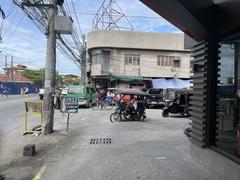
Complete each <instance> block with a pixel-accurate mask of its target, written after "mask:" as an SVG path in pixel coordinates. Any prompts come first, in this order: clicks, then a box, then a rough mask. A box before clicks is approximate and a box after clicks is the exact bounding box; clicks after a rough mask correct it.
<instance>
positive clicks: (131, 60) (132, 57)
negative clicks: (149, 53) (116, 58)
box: [125, 54, 140, 65]
mask: <svg viewBox="0 0 240 180" xmlns="http://www.w3.org/2000/svg"><path fill="white" fill-rule="evenodd" d="M125 64H132V65H139V64H140V55H137V54H125Z"/></svg>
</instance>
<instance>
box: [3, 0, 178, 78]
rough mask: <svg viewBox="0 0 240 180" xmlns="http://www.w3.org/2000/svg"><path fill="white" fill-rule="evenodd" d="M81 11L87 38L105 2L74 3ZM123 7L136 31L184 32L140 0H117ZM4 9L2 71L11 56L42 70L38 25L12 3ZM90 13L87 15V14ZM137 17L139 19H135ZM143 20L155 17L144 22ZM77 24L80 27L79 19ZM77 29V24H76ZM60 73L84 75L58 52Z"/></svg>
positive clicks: (6, 0)
mask: <svg viewBox="0 0 240 180" xmlns="http://www.w3.org/2000/svg"><path fill="white" fill-rule="evenodd" d="M72 1H73V3H74V6H75V9H76V11H77V13H78V14H77V16H78V19H79V22H80V25H81V29H82V32H83V33H84V34H87V33H88V32H90V31H91V29H92V20H93V18H94V15H92V14H95V13H96V12H97V11H98V9H99V7H100V5H101V3H102V0H90V1H87V0H72ZM117 2H118V4H119V6H120V7H121V9H122V10H123V12H124V13H125V15H127V16H130V17H129V21H130V22H131V23H132V25H133V27H134V30H135V31H145V32H148V31H149V32H181V31H180V30H178V29H177V28H176V27H174V26H173V25H171V24H170V23H168V22H167V21H166V20H164V19H163V18H161V17H160V16H159V15H157V14H156V13H155V12H153V11H152V10H151V9H149V8H148V7H146V6H145V5H144V4H142V3H141V2H140V1H138V0H117ZM65 4H66V5H68V7H69V8H70V10H69V11H71V12H73V8H72V4H71V0H65ZM0 5H1V7H2V9H3V10H4V11H5V14H6V15H7V18H6V20H4V21H3V22H2V19H0V24H1V22H2V31H1V36H2V38H3V43H1V44H0V50H1V51H2V52H1V53H0V68H2V67H3V66H4V56H5V55H7V56H8V59H9V63H10V58H11V56H13V57H14V64H25V65H27V66H28V67H29V68H34V69H37V68H41V67H44V64H45V51H46V37H45V35H43V34H42V32H41V31H39V30H38V29H37V28H36V27H35V25H34V24H33V23H32V22H31V21H30V20H29V19H28V18H27V17H26V16H25V14H24V13H23V12H22V11H21V9H19V8H18V7H17V6H15V5H13V4H12V0H4V1H0ZM82 13H83V14H82ZM85 13H86V14H85ZM131 16H137V17H131ZM139 16H146V17H153V18H140V17H139ZM73 19H74V23H76V21H75V18H73ZM75 25H76V24H75ZM57 70H58V71H59V72H60V73H61V74H68V73H71V74H77V75H79V74H80V71H79V69H78V68H77V67H76V65H75V64H74V63H73V62H72V61H71V60H70V59H69V58H68V57H66V56H65V55H63V54H61V53H60V52H57Z"/></svg>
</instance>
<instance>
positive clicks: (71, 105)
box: [61, 97, 78, 113]
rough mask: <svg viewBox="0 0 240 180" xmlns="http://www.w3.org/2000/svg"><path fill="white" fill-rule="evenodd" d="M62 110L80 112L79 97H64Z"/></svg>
mask: <svg viewBox="0 0 240 180" xmlns="http://www.w3.org/2000/svg"><path fill="white" fill-rule="evenodd" d="M61 111H62V112H65V113H78V99H77V98H73V97H64V98H63V100H62V106H61Z"/></svg>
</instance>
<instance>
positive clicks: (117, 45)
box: [87, 30, 190, 88]
mask: <svg viewBox="0 0 240 180" xmlns="http://www.w3.org/2000/svg"><path fill="white" fill-rule="evenodd" d="M87 48H88V55H89V67H88V75H89V77H90V79H91V80H92V81H91V82H93V83H95V84H96V85H100V86H112V87H120V88H134V87H135V88H144V87H148V86H149V85H150V82H151V81H150V80H151V79H152V78H160V77H164V78H173V77H174V76H177V77H178V78H182V79H189V78H190V51H189V50H186V49H184V35H183V34H181V33H149V32H132V31H109V30H101V31H93V32H90V33H89V34H88V39H87Z"/></svg>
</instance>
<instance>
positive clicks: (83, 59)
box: [80, 35, 87, 85]
mask: <svg viewBox="0 0 240 180" xmlns="http://www.w3.org/2000/svg"><path fill="white" fill-rule="evenodd" d="M82 40H83V48H82V50H81V52H80V56H81V57H80V62H81V63H80V64H81V82H80V84H81V85H85V77H86V63H87V62H86V59H87V57H86V56H87V54H86V51H87V47H86V37H85V36H84V35H83V37H82Z"/></svg>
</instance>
